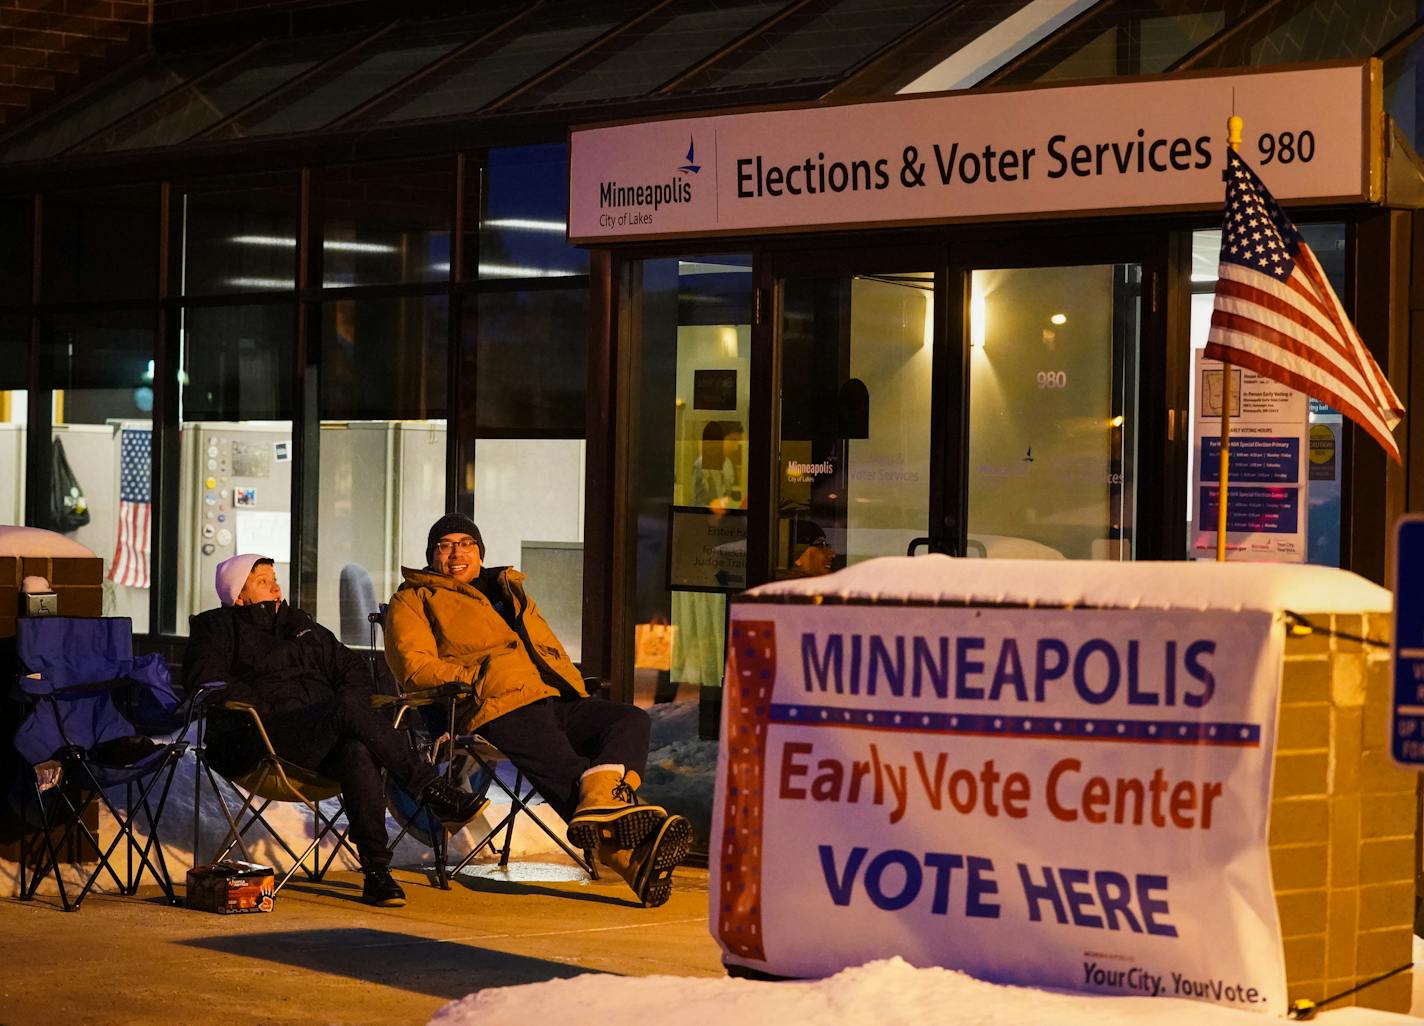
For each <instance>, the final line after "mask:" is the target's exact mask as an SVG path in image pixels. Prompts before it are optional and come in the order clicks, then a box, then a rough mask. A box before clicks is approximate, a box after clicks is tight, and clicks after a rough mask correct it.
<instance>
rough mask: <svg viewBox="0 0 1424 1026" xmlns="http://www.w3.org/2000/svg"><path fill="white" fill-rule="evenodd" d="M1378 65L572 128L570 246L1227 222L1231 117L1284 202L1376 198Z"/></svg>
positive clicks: (1248, 150)
mask: <svg viewBox="0 0 1424 1026" xmlns="http://www.w3.org/2000/svg"><path fill="white" fill-rule="evenodd" d="M1379 110H1380V100H1379V85H1378V65H1377V64H1375V63H1369V64H1366V65H1364V66H1361V65H1359V64H1354V65H1349V66H1339V65H1336V66H1322V67H1316V68H1311V69H1307V70H1300V71H1271V72H1238V73H1235V74H1230V75H1211V76H1191V75H1182V76H1174V77H1173V78H1171V79H1167V80H1159V79H1154V80H1140V81H1132V82H1118V83H1108V84H1102V85H1074V86H1070V87H1060V88H1051V89H1029V90H1012V91H992V92H983V93H960V94H946V95H937V96H926V97H913V98H903V99H895V100H887V101H884V102H877V103H862V104H853V105H846V106H827V107H809V108H802V109H795V110H791V109H785V110H769V111H760V112H750V113H745V114H725V115H713V116H707V117H690V118H679V119H676V120H671V121H657V122H644V123H639V124H627V125H616V126H609V127H604V128H592V129H586V130H579V131H575V132H573V133H572V134H571V136H570V149H569V162H570V174H569V237H570V239H571V240H573V241H575V242H599V241H617V240H620V239H634V238H648V237H673V236H682V235H710V234H722V235H725V234H732V233H740V232H748V231H768V230H769V231H775V230H790V229H811V228H833V227H841V226H847V225H867V224H914V223H926V222H929V223H933V222H944V221H953V220H972V219H982V218H989V217H1006V216H1013V217H1023V216H1033V215H1039V214H1042V215H1047V214H1065V213H1072V212H1080V213H1111V214H1118V213H1122V212H1124V211H1130V210H1134V209H1144V208H1174V207H1175V208H1202V209H1206V208H1213V207H1217V208H1219V207H1220V206H1221V188H1222V186H1221V171H1222V167H1223V165H1224V161H1225V146H1226V143H1225V139H1224V135H1225V125H1226V118H1227V116H1228V115H1230V114H1232V113H1236V114H1240V115H1241V116H1242V117H1243V118H1245V122H1246V133H1247V138H1246V141H1245V142H1244V143H1243V144H1242V145H1243V150H1242V152H1243V153H1245V154H1247V155H1248V156H1249V159H1250V160H1251V161H1252V163H1253V164H1254V165H1255V166H1256V167H1257V168H1265V169H1267V170H1268V171H1269V178H1270V181H1271V188H1272V190H1273V192H1274V193H1275V195H1276V196H1277V197H1278V198H1280V199H1282V200H1311V201H1316V202H1326V201H1339V202H1344V201H1351V200H1360V199H1372V198H1376V195H1377V193H1378V189H1379V182H1378V180H1377V176H1376V175H1373V174H1372V173H1371V169H1372V167H1373V165H1374V164H1375V163H1376V162H1377V157H1376V156H1375V155H1374V150H1375V149H1376V148H1377V147H1376V145H1375V136H1377V135H1378V134H1379V133H1378V132H1377V131H1375V130H1374V129H1375V128H1377V126H1378V123H1379V118H1380V114H1379Z"/></svg>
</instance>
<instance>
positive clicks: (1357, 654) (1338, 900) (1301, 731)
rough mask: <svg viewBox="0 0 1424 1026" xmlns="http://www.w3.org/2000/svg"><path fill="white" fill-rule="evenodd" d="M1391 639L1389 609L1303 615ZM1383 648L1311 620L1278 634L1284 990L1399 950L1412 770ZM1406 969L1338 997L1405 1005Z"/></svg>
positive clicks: (1322, 986) (1391, 957)
mask: <svg viewBox="0 0 1424 1026" xmlns="http://www.w3.org/2000/svg"><path fill="white" fill-rule="evenodd" d="M1309 619H1310V620H1311V621H1312V622H1313V623H1315V624H1317V625H1320V626H1325V625H1330V626H1331V627H1332V628H1333V629H1334V630H1337V631H1341V632H1344V633H1348V634H1353V635H1358V636H1365V637H1371V638H1375V639H1378V640H1380V641H1385V642H1388V640H1389V631H1390V618H1389V617H1388V616H1367V617H1362V616H1332V615H1330V614H1321V615H1310V616H1309ZM1391 705H1392V697H1391V682H1390V663H1389V649H1388V648H1377V647H1371V646H1364V645H1362V644H1360V643H1359V642H1356V641H1348V640H1345V639H1341V638H1338V637H1331V636H1330V635H1329V634H1328V633H1326V632H1324V631H1316V632H1315V633H1313V634H1309V635H1306V636H1302V637H1291V638H1288V639H1287V641H1286V656H1285V673H1284V676H1283V679H1282V690H1281V713H1280V722H1279V731H1278V740H1277V748H1276V763H1275V783H1274V787H1273V790H1272V795H1271V829H1270V850H1271V869H1272V875H1273V876H1274V880H1275V888H1276V902H1277V905H1278V907H1279V909H1280V914H1281V932H1282V935H1283V936H1284V938H1285V954H1286V977H1287V983H1288V987H1289V994H1290V997H1291V1000H1295V999H1297V998H1309V999H1311V1000H1319V999H1320V998H1322V997H1325V996H1327V995H1331V994H1335V993H1338V992H1339V991H1342V990H1345V989H1347V988H1349V987H1352V986H1354V985H1355V984H1356V983H1359V982H1362V981H1363V980H1365V979H1368V978H1369V977H1371V976H1376V975H1378V974H1380V973H1383V972H1385V971H1387V970H1390V969H1393V968H1395V967H1396V966H1398V965H1400V964H1402V963H1405V962H1408V961H1410V960H1411V958H1412V957H1413V956H1412V953H1411V951H1412V948H1411V946H1412V942H1413V941H1412V938H1413V923H1414V894H1415V880H1414V861H1415V846H1416V844H1417V843H1418V842H1417V840H1416V838H1415V815H1416V811H1415V810H1416V802H1417V798H1416V794H1415V788H1416V782H1417V774H1415V773H1410V772H1406V771H1404V770H1400V769H1398V768H1397V767H1396V766H1395V765H1394V763H1393V762H1392V761H1391V759H1390V755H1389V725H1390V709H1391ZM1410 986H1411V978H1410V974H1409V973H1408V972H1404V973H1401V974H1400V975H1398V976H1395V977H1393V978H1392V979H1390V980H1387V981H1385V982H1384V983H1381V984H1379V985H1377V986H1374V987H1371V988H1369V989H1368V990H1365V991H1363V992H1362V993H1360V994H1357V995H1355V996H1354V997H1352V998H1346V999H1344V1000H1343V1001H1341V1002H1340V1004H1356V1003H1357V1004H1361V1005H1367V1006H1369V1007H1372V1008H1384V1009H1389V1010H1390V1011H1398V1012H1406V1011H1408V1010H1409V1003H1410Z"/></svg>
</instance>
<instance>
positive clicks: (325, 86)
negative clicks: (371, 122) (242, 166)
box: [228, 13, 507, 138]
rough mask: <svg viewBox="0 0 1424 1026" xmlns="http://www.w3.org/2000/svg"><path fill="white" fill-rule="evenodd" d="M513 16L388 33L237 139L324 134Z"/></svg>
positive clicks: (249, 120) (236, 129)
mask: <svg viewBox="0 0 1424 1026" xmlns="http://www.w3.org/2000/svg"><path fill="white" fill-rule="evenodd" d="M506 16H507V13H500V14H496V15H481V16H476V17H471V18H457V19H453V20H451V19H446V20H442V21H436V22H430V21H422V22H414V23H410V24H406V25H402V26H401V27H399V28H397V29H396V30H395V31H392V32H387V33H383V34H382V35H381V36H380V37H379V38H378V39H376V40H375V41H374V42H373V43H372V44H371V45H370V46H363V47H361V48H359V49H357V50H356V51H354V52H353V53H352V54H351V55H350V56H349V57H348V58H344V59H343V60H341V61H340V62H338V63H337V64H334V65H333V66H332V67H330V68H327V69H324V70H323V71H322V73H321V75H320V79H319V81H309V82H306V83H304V84H303V87H302V88H301V89H295V90H289V91H287V92H284V93H283V94H282V95H281V96H278V97H275V98H274V99H273V101H272V102H271V103H266V104H263V105H261V106H260V107H258V108H256V109H254V110H253V111H251V112H250V113H248V114H247V115H245V116H244V117H243V118H241V119H240V121H239V122H238V123H236V124H234V125H233V126H231V129H230V132H229V133H228V134H229V135H230V136H231V137H234V138H236V137H239V136H244V135H248V136H256V135H272V134H275V133H278V132H301V131H310V130H312V129H315V128H320V127H321V126H322V125H325V124H327V123H328V122H330V121H332V120H334V119H335V118H337V117H340V116H341V115H342V114H345V113H346V112H347V111H351V110H355V109H356V108H357V107H358V106H360V105H361V104H362V103H365V102H366V101H367V100H370V99H371V98H373V97H375V96H378V95H379V94H381V93H383V92H385V91H386V90H387V89H389V88H391V87H392V86H394V85H396V84H397V83H399V82H400V81H401V80H402V79H404V78H405V77H406V76H407V75H410V74H412V73H413V72H415V71H418V70H419V69H421V68H423V67H425V66H426V65H427V64H430V63H432V62H434V61H436V60H438V59H440V58H441V57H444V56H445V55H446V54H447V53H449V52H450V51H451V50H453V49H455V47H457V46H460V45H462V44H464V43H466V42H468V41H469V40H471V39H474V38H477V37H478V36H480V35H481V34H483V33H484V32H486V31H488V29H489V28H490V27H491V26H492V25H494V24H497V23H498V21H499V20H500V19H502V18H504V17H506Z"/></svg>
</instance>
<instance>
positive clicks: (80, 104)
mask: <svg viewBox="0 0 1424 1026" xmlns="http://www.w3.org/2000/svg"><path fill="white" fill-rule="evenodd" d="M230 56H232V53H231V51H223V52H221V53H201V54H186V55H179V56H175V57H166V56H165V57H157V56H155V57H150V58H148V59H147V60H144V61H141V62H139V63H137V64H134V65H131V66H129V67H127V68H124V69H123V70H121V71H119V72H117V73H116V74H114V75H112V76H111V77H110V78H109V79H107V80H105V81H104V82H102V83H99V84H98V85H96V86H95V88H93V89H90V90H88V91H86V92H85V93H83V94H82V95H81V96H79V97H78V98H76V99H75V100H74V102H73V103H71V104H69V105H68V106H67V107H65V108H64V109H62V110H58V111H55V112H54V113H53V114H52V115H50V116H49V117H45V118H42V119H40V120H39V121H38V122H37V124H36V125H35V127H34V128H33V129H31V130H29V131H26V132H22V133H21V134H20V135H19V136H17V137H16V139H15V141H14V142H12V143H11V144H10V145H9V146H8V147H6V148H5V149H4V150H3V151H2V152H0V162H8V161H16V160H39V159H41V158H44V157H51V156H54V155H55V154H57V153H61V152H63V151H64V150H66V149H68V148H69V147H71V146H73V145H74V144H76V143H78V142H81V141H82V140H84V139H86V138H88V137H89V136H91V135H93V134H94V133H95V132H97V131H99V130H100V129H102V128H104V127H105V126H106V125H109V124H111V123H113V122H114V121H116V120H118V119H119V118H122V117H123V116H125V115H126V114H130V113H132V112H134V111H136V110H138V109H139V108H140V107H142V106H143V105H144V104H146V103H149V102H150V101H152V100H156V99H157V98H158V97H160V96H162V95H163V94H164V93H166V92H168V91H169V90H171V89H174V88H176V87H177V86H179V85H181V84H182V83H183V82H184V81H186V80H187V79H188V78H189V77H191V76H192V75H195V74H197V73H198V72H200V71H202V70H205V69H207V68H211V67H215V66H216V65H218V64H221V63H222V62H223V61H224V60H226V59H227V58H228V57H230Z"/></svg>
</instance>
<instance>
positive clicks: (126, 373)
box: [41, 311, 154, 632]
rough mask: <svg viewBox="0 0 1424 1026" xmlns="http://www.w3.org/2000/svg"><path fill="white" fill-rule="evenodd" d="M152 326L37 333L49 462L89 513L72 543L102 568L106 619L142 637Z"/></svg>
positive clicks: (106, 323) (96, 319)
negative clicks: (129, 624)
mask: <svg viewBox="0 0 1424 1026" xmlns="http://www.w3.org/2000/svg"><path fill="white" fill-rule="evenodd" d="M153 323H154V315H153V313H152V312H150V311H136V312H135V311H124V312H113V313H102V314H86V315H77V314H75V315H56V316H52V317H49V318H46V319H45V321H44V322H43V326H42V332H43V334H42V341H43V347H44V352H43V357H44V364H45V376H46V379H47V380H46V382H45V383H46V384H48V385H50V386H52V387H53V389H54V391H53V393H52V402H53V418H54V419H53V425H54V427H53V434H54V438H55V440H56V441H58V442H59V443H60V444H59V446H56V447H55V448H54V449H53V450H52V452H53V456H52V459H56V460H57V458H58V455H59V453H60V452H61V450H62V452H63V454H64V459H65V461H66V462H67V463H68V465H69V467H70V470H71V471H72V473H73V476H74V480H75V482H76V483H77V487H78V488H79V490H80V491H81V493H82V494H83V496H84V499H85V502H86V504H87V509H88V513H89V522H88V523H87V524H85V525H84V526H82V527H80V528H78V529H77V530H75V531H73V532H71V533H70V537H72V538H74V540H75V541H77V542H79V543H80V544H81V545H84V546H87V547H88V548H89V549H90V550H91V551H93V552H94V553H95V554H96V555H98V556H100V557H102V558H103V560H104V613H105V615H112V616H129V617H132V618H133V621H134V629H135V630H137V631H140V632H143V631H146V630H148V594H149V584H150V579H149V568H150V562H149V553H150V551H151V550H150V547H149V529H148V525H149V524H150V523H151V518H150V516H149V513H150V511H151V509H152V501H151V500H152V493H151V491H150V482H151V458H150V450H149V442H150V439H151V432H152V427H153V420H152V417H153ZM55 466H57V464H54V465H52V466H51V468H50V469H51V472H52V473H53V472H54V469H55ZM41 526H48V525H41Z"/></svg>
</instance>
